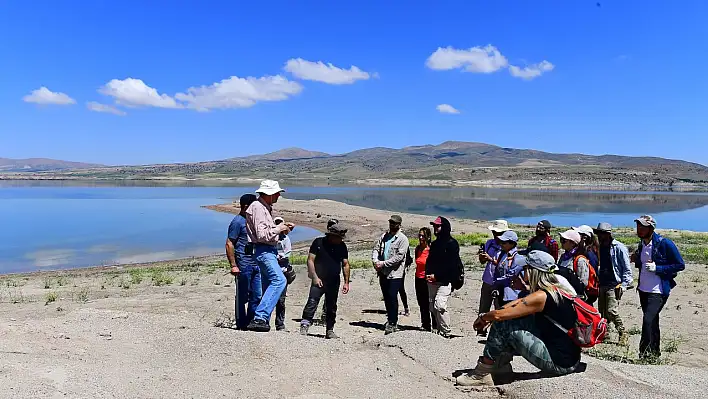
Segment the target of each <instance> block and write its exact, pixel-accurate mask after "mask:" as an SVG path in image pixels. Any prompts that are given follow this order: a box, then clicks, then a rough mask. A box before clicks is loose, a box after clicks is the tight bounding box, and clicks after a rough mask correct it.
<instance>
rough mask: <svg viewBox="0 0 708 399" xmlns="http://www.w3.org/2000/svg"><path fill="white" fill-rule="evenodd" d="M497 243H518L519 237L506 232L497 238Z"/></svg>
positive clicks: (511, 232)
mask: <svg viewBox="0 0 708 399" xmlns="http://www.w3.org/2000/svg"><path fill="white" fill-rule="evenodd" d="M499 241H502V242H505V241H512V242H518V241H519V236H517V235H516V233H514V232H513V231H511V230H507V231H505V232H504V234H502V235H500V236H499Z"/></svg>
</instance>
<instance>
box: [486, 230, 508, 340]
mask: <svg viewBox="0 0 708 399" xmlns="http://www.w3.org/2000/svg"><path fill="white" fill-rule="evenodd" d="M487 228H488V229H489V231H491V232H492V238H490V239H489V240H487V242H486V243H485V244H484V245H482V246H481V247H480V248H479V263H482V264H485V263H486V266H485V268H484V273H482V290H481V292H480V295H479V313H487V312H489V310H490V309H491V308H492V303H493V301H494V298H493V297H492V292H493V291H494V284H495V278H494V270H495V268H496V266H495V265H494V259H495V258H496V256H497V254H498V253H499V252H500V251H501V241H499V236H501V235H502V234H504V232H506V231H507V230H509V223H508V222H507V221H506V220H502V219H498V220H495V221H494V222H492V225H491V226H489V227H487ZM486 332H487V331H486V330H480V331H479V332H478V335H482V336H484V335H485V334H486Z"/></svg>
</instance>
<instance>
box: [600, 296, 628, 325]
mask: <svg viewBox="0 0 708 399" xmlns="http://www.w3.org/2000/svg"><path fill="white" fill-rule="evenodd" d="M599 300H600V301H599V303H598V306H597V310H598V311H599V312H600V315H602V317H604V318H606V319H607V323H608V324H609V323H615V328H617V332H618V333H620V334H623V333H624V323H622V318H621V317H620V315H619V309H618V308H619V301H618V300H617V297H616V296H615V289H614V287H600V297H599Z"/></svg>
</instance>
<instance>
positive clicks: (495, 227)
mask: <svg viewBox="0 0 708 399" xmlns="http://www.w3.org/2000/svg"><path fill="white" fill-rule="evenodd" d="M487 228H488V229H489V230H491V231H493V232H495V233H503V232H505V231H507V230H509V223H508V222H507V221H506V220H503V219H498V220H495V221H493V222H492V225H491V226H489V227H487Z"/></svg>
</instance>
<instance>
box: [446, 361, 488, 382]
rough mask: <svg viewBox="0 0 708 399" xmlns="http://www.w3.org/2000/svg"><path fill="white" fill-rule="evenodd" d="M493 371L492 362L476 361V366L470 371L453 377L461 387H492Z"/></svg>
mask: <svg viewBox="0 0 708 399" xmlns="http://www.w3.org/2000/svg"><path fill="white" fill-rule="evenodd" d="M494 371H495V367H494V365H493V364H485V363H482V361H481V360H480V361H478V362H477V367H475V368H474V370H472V372H471V373H468V374H463V375H461V376H459V377H457V378H456V379H455V384H456V385H459V386H461V387H483V386H488V387H493V386H494V380H492V373H493V372H494Z"/></svg>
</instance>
